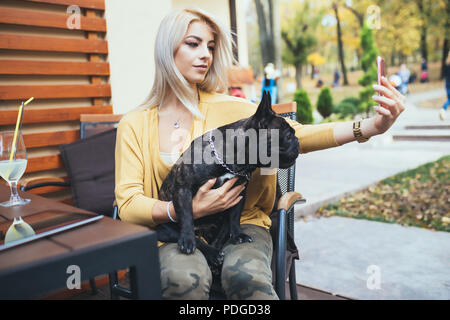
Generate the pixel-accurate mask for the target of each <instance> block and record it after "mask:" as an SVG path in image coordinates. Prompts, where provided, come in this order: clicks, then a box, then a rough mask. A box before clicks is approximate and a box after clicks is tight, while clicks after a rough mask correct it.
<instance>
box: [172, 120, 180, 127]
mask: <svg viewBox="0 0 450 320" xmlns="http://www.w3.org/2000/svg"><path fill="white" fill-rule="evenodd" d="M173 126H174V127H175V129H178V128H179V127H180V125H179V124H178V121H177V122H175V123H174V124H173Z"/></svg>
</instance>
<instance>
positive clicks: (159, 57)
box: [140, 8, 234, 119]
mask: <svg viewBox="0 0 450 320" xmlns="http://www.w3.org/2000/svg"><path fill="white" fill-rule="evenodd" d="M194 21H201V22H204V23H206V24H207V25H208V26H209V27H210V28H211V29H212V32H213V34H214V40H215V43H216V45H215V50H214V54H213V61H212V65H211V67H210V69H209V71H208V73H207V74H206V77H205V79H204V81H202V82H201V83H200V84H198V86H197V87H198V89H199V90H203V91H207V92H223V91H225V90H226V89H227V87H228V81H227V68H228V67H230V66H231V65H232V63H233V62H234V58H233V52H232V43H233V40H232V38H231V32H230V31H229V29H228V28H226V27H224V26H223V25H221V23H220V22H218V21H216V20H215V19H214V17H213V16H211V15H210V14H208V13H206V12H205V11H203V10H201V9H197V8H192V9H179V10H175V11H172V12H171V13H170V14H168V15H167V16H166V17H165V18H164V19H163V21H162V22H161V24H160V26H159V29H158V34H157V36H156V40H155V79H154V82H153V87H152V89H151V91H150V94H149V96H148V97H147V98H146V99H145V101H144V102H143V103H142V104H141V105H140V107H143V108H154V107H157V106H159V105H160V104H161V103H162V102H163V100H164V98H165V97H166V96H167V94H168V93H169V90H172V91H173V93H174V94H175V95H176V96H177V98H178V99H179V100H180V101H181V102H182V103H183V105H184V106H185V107H186V108H187V109H188V110H189V111H190V112H191V113H192V114H193V115H194V116H197V117H199V118H202V119H203V118H204V116H203V115H202V114H201V112H200V111H199V110H198V100H197V92H195V91H194V90H193V89H192V88H191V87H190V86H189V83H188V82H187V80H186V79H185V78H184V77H183V75H182V74H181V73H180V71H179V70H178V68H177V67H176V65H175V60H174V55H175V52H176V50H177V48H178V46H179V45H180V44H181V42H182V41H183V38H184V36H185V34H186V32H187V30H188V28H189V26H190V24H191V23H193V22H194Z"/></svg>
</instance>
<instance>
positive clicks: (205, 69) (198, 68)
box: [194, 65, 208, 72]
mask: <svg viewBox="0 0 450 320" xmlns="http://www.w3.org/2000/svg"><path fill="white" fill-rule="evenodd" d="M194 68H195V69H196V70H198V71H200V72H206V71H208V67H207V66H203V65H202V66H194Z"/></svg>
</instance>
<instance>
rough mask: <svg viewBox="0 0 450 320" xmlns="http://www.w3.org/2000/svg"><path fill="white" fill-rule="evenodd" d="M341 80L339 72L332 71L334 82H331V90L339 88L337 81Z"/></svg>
mask: <svg viewBox="0 0 450 320" xmlns="http://www.w3.org/2000/svg"><path fill="white" fill-rule="evenodd" d="M340 78H341V74H340V73H339V70H338V69H336V70H334V80H333V88H334V87H338V86H339V79H340Z"/></svg>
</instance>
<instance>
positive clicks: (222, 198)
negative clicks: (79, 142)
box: [115, 9, 404, 299]
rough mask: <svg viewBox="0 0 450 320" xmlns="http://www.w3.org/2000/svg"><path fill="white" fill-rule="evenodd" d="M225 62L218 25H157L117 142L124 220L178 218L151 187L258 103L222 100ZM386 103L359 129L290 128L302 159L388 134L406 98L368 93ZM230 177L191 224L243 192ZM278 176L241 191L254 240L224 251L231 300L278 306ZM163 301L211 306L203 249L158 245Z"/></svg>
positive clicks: (202, 19)
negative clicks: (140, 90) (144, 85)
mask: <svg viewBox="0 0 450 320" xmlns="http://www.w3.org/2000/svg"><path fill="white" fill-rule="evenodd" d="M231 63H232V50H231V35H230V32H229V30H227V29H226V28H225V27H223V26H222V25H221V24H220V22H219V21H218V20H216V19H215V18H213V17H212V16H211V15H210V14H208V13H206V12H204V11H202V10H199V9H184V10H177V11H174V12H172V13H171V14H169V15H168V16H167V17H165V19H164V20H163V21H162V23H161V25H160V28H159V30H158V35H157V38H156V43H155V67H156V72H155V79H154V83H153V88H152V90H151V92H150V95H149V97H148V98H147V100H146V101H145V102H144V104H143V105H142V106H141V107H140V108H138V109H137V110H135V111H132V112H130V113H129V114H127V115H126V116H125V117H124V118H123V119H122V121H121V122H120V124H119V127H118V133H117V145H116V191H115V192H116V199H117V203H118V206H119V216H120V218H121V219H122V220H123V221H128V222H131V223H137V224H141V225H145V226H148V227H150V228H155V227H156V226H157V225H158V224H160V223H165V222H169V221H170V219H171V218H172V219H174V218H175V217H176V214H175V211H174V208H173V205H172V204H171V203H170V202H166V201H160V200H158V190H159V187H160V186H161V184H162V182H163V181H164V178H165V177H166V176H167V174H168V173H169V171H170V169H171V167H172V164H173V163H174V162H175V161H176V159H177V158H178V156H179V155H180V153H181V152H182V151H184V150H185V149H187V147H188V146H189V145H190V143H191V141H192V140H193V139H195V138H196V137H198V136H200V135H202V134H203V133H205V132H206V131H208V130H210V129H213V128H217V127H219V126H222V125H225V124H228V123H231V122H234V121H237V120H239V119H242V118H246V117H249V116H251V115H252V114H253V113H254V112H255V111H256V105H254V104H252V103H250V102H249V101H246V100H244V99H240V98H235V97H230V96H227V95H225V94H223V93H221V92H224V91H225V90H226V89H227V83H226V79H227V75H226V69H227V67H229V66H230V65H231ZM374 88H375V90H376V91H378V92H380V93H382V94H383V95H384V97H375V98H374V100H375V101H377V102H378V103H379V104H380V106H378V107H377V108H376V111H377V114H376V116H374V117H373V118H370V119H365V120H363V121H362V122H361V123H360V125H361V126H360V129H359V130H360V131H358V133H360V135H359V134H357V135H356V137H355V134H354V129H353V123H352V122H348V123H331V124H323V125H322V124H321V125H301V124H299V123H298V122H295V121H289V124H290V125H291V126H292V127H293V128H294V129H295V133H296V136H297V137H298V139H299V143H300V148H301V152H302V153H306V152H311V151H315V150H320V149H325V148H331V147H336V146H339V145H342V144H344V143H347V142H351V141H354V140H356V139H358V140H360V141H362V140H364V139H367V138H370V137H371V136H373V135H376V134H380V133H383V132H385V131H386V130H387V129H388V128H389V127H390V126H391V125H392V124H393V122H394V121H395V119H396V118H397V117H398V115H399V114H400V113H401V112H402V111H403V110H404V106H403V100H404V98H403V96H402V95H401V94H400V93H399V92H397V91H396V90H395V89H394V88H392V86H391V85H390V84H389V83H388V81H387V80H386V79H384V80H383V85H382V86H375V87H374ZM235 182H236V179H231V180H229V181H227V182H226V183H225V184H224V185H223V186H221V187H220V188H217V189H212V188H211V187H212V185H213V183H214V181H208V182H207V183H205V184H204V185H203V186H202V187H201V188H200V189H199V190H198V192H197V194H196V195H195V196H194V198H193V213H194V219H197V218H200V217H203V216H206V215H210V214H213V213H216V212H220V211H224V210H225V209H227V208H229V207H231V206H234V205H235V204H237V203H238V202H239V200H240V199H239V193H240V192H241V191H242V188H243V187H242V186H235V185H234V183H235ZM275 192H276V175H274V174H273V175H262V174H261V172H260V171H259V170H258V169H257V170H256V171H255V172H254V173H253V175H252V177H251V179H250V181H249V182H248V186H247V193H246V200H245V205H244V209H243V212H242V218H241V226H242V229H243V231H244V232H245V233H246V234H248V235H250V236H251V237H252V238H253V240H254V241H253V242H252V243H243V244H239V245H232V244H227V245H225V247H224V250H223V251H224V253H225V257H224V264H223V267H222V273H221V282H222V287H223V289H224V291H225V294H226V296H227V298H229V299H278V297H277V295H276V293H275V291H274V289H273V287H272V279H271V270H270V262H271V258H272V239H271V237H270V233H269V231H268V229H269V227H270V223H271V221H270V219H269V214H270V213H271V212H270V211H271V210H272V207H273V204H274V200H275ZM159 253H160V264H161V284H162V296H163V298H165V299H208V297H209V292H210V289H211V283H212V274H211V271H210V269H209V267H208V265H207V262H206V260H205V257H204V256H203V255H202V253H201V252H200V250H196V251H195V252H194V253H193V254H189V255H186V254H183V253H181V252H180V251H179V250H178V247H177V244H175V243H166V244H162V245H161V246H160V248H159Z"/></svg>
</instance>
